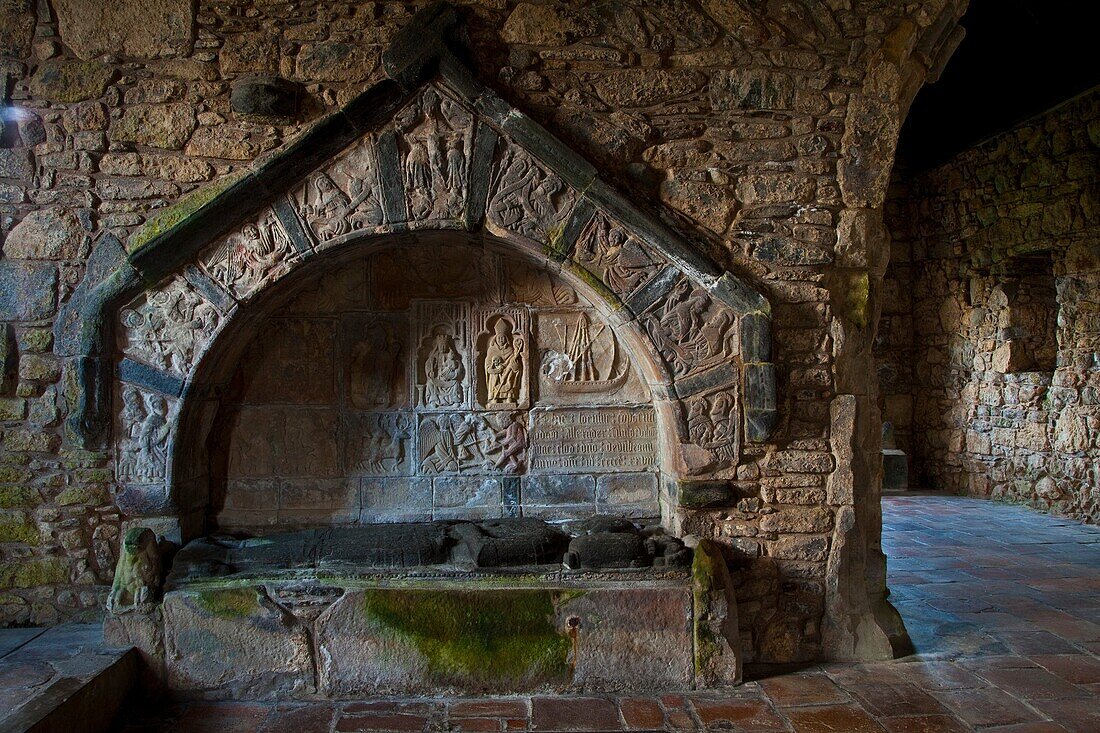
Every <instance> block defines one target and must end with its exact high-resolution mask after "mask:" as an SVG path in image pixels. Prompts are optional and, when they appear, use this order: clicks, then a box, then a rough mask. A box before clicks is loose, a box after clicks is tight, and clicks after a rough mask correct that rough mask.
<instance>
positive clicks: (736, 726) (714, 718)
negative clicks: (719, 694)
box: [691, 698, 787, 731]
mask: <svg viewBox="0 0 1100 733" xmlns="http://www.w3.org/2000/svg"><path fill="white" fill-rule="evenodd" d="M691 704H692V705H693V706H694V707H695V714H696V715H698V716H699V720H701V721H703V725H705V726H706V727H707V728H721V729H725V730H739V731H782V730H787V725H786V724H785V723H784V722H783V719H782V718H780V717H779V715H777V714H776V712H775V709H774V708H772V706H771V704H770V703H768V701H767V700H722V699H706V698H693V699H692V701H691Z"/></svg>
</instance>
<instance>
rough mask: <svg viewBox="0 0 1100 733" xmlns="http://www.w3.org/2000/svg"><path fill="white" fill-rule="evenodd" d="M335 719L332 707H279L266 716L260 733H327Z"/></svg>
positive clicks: (334, 711) (334, 709)
mask: <svg viewBox="0 0 1100 733" xmlns="http://www.w3.org/2000/svg"><path fill="white" fill-rule="evenodd" d="M335 717H336V708H335V707H334V706H332V705H308V704H307V705H302V706H290V705H280V706H278V707H277V708H276V709H274V710H272V711H271V713H270V715H268V717H267V721H266V722H265V723H264V725H263V727H262V728H260V733H329V731H330V730H332V721H333V719H334V718H335Z"/></svg>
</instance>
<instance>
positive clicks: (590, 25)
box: [501, 3, 597, 46]
mask: <svg viewBox="0 0 1100 733" xmlns="http://www.w3.org/2000/svg"><path fill="white" fill-rule="evenodd" d="M596 28H597V25H596V23H595V21H594V20H593V19H592V18H590V17H588V16H587V14H586V13H584V12H583V11H577V10H573V9H571V8H559V7H553V6H550V5H537V4H535V3H520V4H519V5H517V6H516V8H515V9H514V10H513V11H512V12H511V13H510V14H509V15H508V19H507V20H506V21H505V22H504V28H503V29H501V39H502V40H503V41H504V42H505V43H518V44H523V45H530V46H564V45H566V44H569V43H573V42H575V41H577V40H578V39H580V38H583V37H584V36H588V35H591V34H592V33H594V32H595V31H596Z"/></svg>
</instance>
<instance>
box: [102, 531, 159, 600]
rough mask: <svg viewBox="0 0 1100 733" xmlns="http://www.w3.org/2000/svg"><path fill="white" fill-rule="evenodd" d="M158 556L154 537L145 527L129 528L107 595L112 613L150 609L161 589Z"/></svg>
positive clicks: (155, 537) (123, 540) (157, 547)
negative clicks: (113, 579) (109, 591)
mask: <svg viewBox="0 0 1100 733" xmlns="http://www.w3.org/2000/svg"><path fill="white" fill-rule="evenodd" d="M160 583H161V559H160V547H159V546H158V545H157V536H156V534H155V533H154V532H153V530H151V529H149V528H148V527H131V528H130V529H128V530H127V531H126V535H125V536H124V537H123V539H122V551H121V552H120V553H119V557H118V566H117V567H116V568H115V581H114V583H113V584H112V585H111V593H110V595H108V596H107V610H108V611H109V612H111V613H126V612H127V611H144V610H147V609H149V608H150V607H151V606H152V604H153V601H154V600H155V599H156V596H157V593H158V592H160Z"/></svg>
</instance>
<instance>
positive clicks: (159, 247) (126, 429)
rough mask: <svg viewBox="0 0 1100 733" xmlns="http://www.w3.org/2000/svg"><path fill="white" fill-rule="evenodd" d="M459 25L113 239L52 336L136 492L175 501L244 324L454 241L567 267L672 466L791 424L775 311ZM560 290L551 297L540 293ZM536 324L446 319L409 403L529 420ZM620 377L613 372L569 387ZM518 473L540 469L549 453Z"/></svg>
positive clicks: (418, 32)
mask: <svg viewBox="0 0 1100 733" xmlns="http://www.w3.org/2000/svg"><path fill="white" fill-rule="evenodd" d="M454 31H455V17H454V13H453V10H451V9H450V8H449V7H447V6H445V5H436V6H431V7H430V8H428V9H426V10H425V11H422V12H421V13H420V14H418V15H417V16H416V18H415V19H414V21H413V22H412V23H411V24H410V26H409V27H407V28H406V29H405V30H404V31H402V32H401V33H400V34H399V35H398V36H397V37H396V38H395V40H394V41H393V44H392V45H391V47H390V48H389V49H388V50H387V51H386V52H385V54H384V62H385V69H386V71H387V74H388V75H389V76H390V79H388V80H385V81H382V82H380V83H378V84H376V85H374V86H373V87H371V88H370V89H368V90H367V91H365V92H363V93H362V94H361V95H359V96H358V97H356V98H354V99H353V100H351V101H350V102H349V103H348V104H347V105H346V106H345V107H344V108H342V109H341V110H339V111H338V112H335V113H333V114H331V115H329V116H327V117H325V118H323V119H321V120H319V121H318V122H317V123H315V124H314V125H312V126H311V127H310V128H309V129H308V130H307V131H305V132H304V133H303V134H302V135H301V136H300V137H299V138H297V139H296V140H295V141H293V142H291V143H289V144H288V145H286V146H284V147H283V148H282V149H281V150H279V151H276V152H275V153H274V154H272V155H271V156H269V157H267V158H266V159H264V160H261V161H259V162H258V163H257V164H255V165H254V166H253V167H252V168H251V169H250V170H248V171H247V172H245V173H243V174H241V175H239V176H237V177H234V178H231V179H228V180H226V181H225V182H223V183H220V184H214V185H213V186H210V187H208V188H205V189H202V190H200V191H198V192H196V193H195V194H193V195H191V196H189V197H187V198H185V199H184V200H182V201H180V202H179V203H178V204H176V205H175V206H174V207H172V208H170V209H168V210H167V211H165V212H163V213H162V214H161V215H159V216H158V217H156V218H155V219H153V220H152V221H150V222H149V223H148V224H147V225H146V226H145V227H144V228H143V229H142V230H140V231H139V232H137V233H136V234H135V235H134V236H133V237H132V238H131V240H130V242H129V243H128V245H127V247H126V248H125V249H124V248H123V247H122V245H121V243H119V242H118V241H117V240H116V239H114V238H112V237H110V236H107V237H104V238H102V239H101V240H100V242H98V243H97V245H96V248H95V251H94V253H93V255H92V259H91V262H90V264H89V269H88V277H87V278H86V280H85V281H84V282H83V283H82V284H81V285H80V286H79V287H78V288H77V291H76V292H75V293H74V294H73V296H72V298H71V299H70V301H69V302H68V303H67V304H66V306H65V308H64V310H63V312H62V313H61V315H60V317H59V318H58V321H57V324H56V326H55V339H56V348H57V353H58V354H59V355H62V356H65V357H68V358H70V359H71V360H72V362H73V366H74V367H75V373H76V375H77V382H78V384H79V389H78V398H77V400H76V404H75V405H73V409H72V410H71V413H70V418H69V422H68V429H69V432H70V435H71V437H72V439H73V440H74V442H76V443H77V444H79V445H81V446H83V447H87V448H93V447H99V446H102V444H103V443H104V441H105V433H106V427H107V425H108V424H109V423H110V420H111V418H110V415H111V398H112V395H113V397H114V399H115V400H116V401H117V403H116V404H118V405H120V407H118V409H117V410H116V412H118V413H119V423H118V426H117V428H116V430H115V431H114V435H113V443H114V446H115V449H116V451H117V453H116V455H117V458H118V469H119V477H120V480H122V479H123V478H126V477H128V478H126V482H127V483H137V484H149V485H150V486H155V487H156V491H155V492H153V493H154V494H156V495H159V496H161V497H164V498H165V499H167V497H168V496H169V495H171V489H170V487H171V486H172V484H173V480H174V479H173V476H172V458H171V457H172V456H173V455H174V453H175V449H174V446H173V441H174V439H175V434H176V432H177V428H178V421H179V419H180V418H179V415H180V414H181V413H182V412H183V411H184V408H185V404H186V403H188V401H189V400H197V399H198V396H199V395H202V393H203V391H204V389H205V385H204V384H203V383H202V379H201V377H200V376H199V369H198V368H199V365H200V363H201V362H202V360H203V357H204V356H205V355H206V354H207V353H208V351H209V350H210V348H211V346H212V345H213V344H214V343H215V342H216V341H217V336H218V333H219V332H220V331H221V330H222V328H223V327H224V326H225V325H226V324H227V323H228V322H230V321H232V320H233V319H234V318H237V317H238V316H239V314H241V313H243V312H244V311H245V310H247V308H248V307H249V305H250V304H251V303H252V302H253V301H254V300H255V299H256V298H257V296H258V295H259V294H260V293H261V292H263V291H264V290H266V289H267V288H270V287H272V285H273V284H274V283H276V282H277V281H279V280H280V279H281V278H283V277H284V276H286V275H287V274H288V273H290V272H292V271H294V270H296V269H297V268H299V267H301V266H302V265H303V264H305V263H307V262H309V261H311V260H312V259H313V258H314V257H317V256H318V255H319V253H322V252H324V251H326V250H329V249H333V250H335V249H337V248H344V247H350V246H358V245H359V244H360V243H363V242H377V241H381V239H380V237H382V236H385V237H389V238H392V237H394V236H409V234H406V233H408V232H415V231H420V230H452V231H455V232H456V233H458V232H462V233H464V236H469V234H470V233H473V234H474V235H476V236H480V237H482V238H484V239H485V241H489V240H492V242H494V244H495V246H506V247H511V248H513V249H515V250H517V251H520V252H525V253H527V255H528V258H529V259H535V260H536V261H542V262H545V263H548V264H549V265H550V266H552V267H553V268H556V269H560V271H561V272H562V273H563V274H568V275H569V276H570V278H571V281H573V282H576V283H577V284H578V291H582V292H583V294H584V295H585V297H586V298H587V299H588V300H590V301H591V302H592V303H594V304H596V305H597V306H598V307H599V308H600V309H601V311H602V312H604V313H606V314H607V317H608V321H609V323H610V324H611V325H612V326H613V327H614V328H615V329H616V330H617V331H621V332H623V333H625V334H628V335H629V338H630V339H631V340H632V341H633V342H634V343H636V344H638V345H640V348H641V349H642V351H643V352H645V353H644V354H643V360H644V361H645V362H646V368H647V370H648V372H649V373H648V374H647V375H646V381H647V382H648V383H649V389H650V390H651V392H652V394H653V396H654V400H655V404H656V406H657V413H658V416H659V420H660V421H661V426H662V428H663V435H661V436H659V438H658V442H660V443H663V446H662V449H661V452H662V453H663V454H664V455H665V456H666V458H665V460H666V462H668V463H669V464H670V465H667V466H665V467H664V468H663V471H664V472H665V473H666V475H668V476H671V477H674V478H677V479H679V480H681V481H686V482H688V483H691V482H701V481H708V480H714V479H722V478H731V477H732V476H733V473H732V472H733V470H734V469H735V468H736V465H737V463H738V460H739V453H740V448H741V444H742V443H743V442H761V441H764V440H765V439H766V438H767V437H768V435H769V433H770V432H771V430H772V428H773V427H774V425H775V422H776V415H777V401H776V395H775V391H776V379H775V367H774V364H772V363H771V361H770V350H771V340H770V306H769V304H768V302H767V300H766V299H765V298H764V297H763V296H762V295H761V294H760V293H759V292H758V291H757V290H756V289H755V288H753V287H752V286H750V285H749V284H747V283H746V282H744V281H743V280H741V279H739V278H738V277H736V276H734V275H732V274H731V273H728V272H723V271H722V270H720V269H719V268H718V267H717V266H716V265H715V264H714V263H713V262H711V261H710V260H709V259H707V258H706V257H705V256H703V255H701V254H700V253H698V252H697V251H696V250H695V249H693V248H692V247H691V246H690V245H689V244H688V243H687V242H685V241H684V240H683V239H682V238H680V237H679V236H677V235H676V234H674V233H673V232H671V231H670V230H669V229H668V228H666V227H664V226H663V225H661V224H660V223H658V222H657V221H655V220H654V219H653V218H652V217H650V216H648V215H646V214H644V213H643V212H641V211H640V210H638V209H637V208H635V207H634V206H633V205H631V204H630V203H629V202H628V201H627V200H626V199H624V198H623V197H622V196H621V195H619V194H618V193H617V192H615V191H614V190H613V189H612V188H611V187H610V186H608V185H607V184H606V183H604V182H603V181H601V180H600V179H599V178H598V177H597V175H596V170H595V168H594V167H593V166H592V165H591V164H589V163H588V162H587V161H585V160H584V159H582V158H581V157H580V156H578V155H577V154H576V153H574V152H572V151H571V150H569V149H568V148H567V147H565V146H564V145H563V144H562V143H561V142H560V141H558V140H557V139H556V138H554V137H553V136H552V135H551V134H550V133H549V132H547V131H546V130H545V129H543V128H542V127H541V126H539V125H538V124H537V123H535V122H534V121H532V120H531V119H530V118H528V117H526V116H525V115H523V114H522V113H520V112H519V111H517V110H515V109H513V108H511V107H510V106H508V105H507V104H506V103H505V102H504V101H503V100H502V99H501V98H500V97H498V96H497V95H496V94H495V93H493V92H492V91H491V90H489V89H488V88H487V87H485V86H483V85H481V84H480V83H479V82H478V81H477V80H475V79H474V77H473V76H472V75H471V73H470V72H469V71H468V70H467V69H466V68H465V67H464V66H463V65H462V64H461V63H460V62H459V61H458V60H457V59H456V57H455V55H454V54H453V53H452V51H451V50H450V48H449V46H448V40H447V39H448V38H449V37H450V36H451V35H453V33H454ZM505 282H506V283H507V282H508V281H507V280H505ZM561 296H562V294H560V293H556V292H555V291H554V290H553V286H552V285H551V287H550V290H548V291H547V292H546V293H542V294H541V295H540V297H544V298H547V299H556V298H558V297H561ZM566 297H569V296H568V294H566ZM429 305H430V304H427V303H419V304H418V306H417V307H418V308H420V307H429ZM524 318H525V316H524V314H523V313H521V312H519V311H516V312H513V311H510V310H508V309H507V308H505V309H503V310H497V311H485V312H477V313H475V314H448V313H443V312H440V313H439V314H438V319H437V320H439V324H440V326H439V328H440V329H442V330H437V331H436V332H433V333H424V334H421V338H420V339H419V341H420V342H421V343H417V344H413V345H412V346H413V348H417V349H421V351H422V352H423V353H422V355H421V357H420V362H418V366H417V374H416V376H415V379H416V380H417V382H416V395H417V396H416V401H417V404H416V405H414V406H413V408H414V409H417V410H431V409H436V408H440V407H444V406H457V405H462V406H468V407H474V406H477V407H478V408H480V409H485V410H490V411H494V410H500V411H502V413H505V412H507V411H510V410H516V409H526V408H527V407H528V405H529V390H530V384H528V383H527V381H528V380H529V379H530V376H529V375H531V374H532V373H533V368H532V367H533V365H532V364H531V363H530V360H531V358H532V354H534V353H535V352H534V350H533V349H532V344H529V343H527V342H526V341H525V340H524V338H521V337H520V336H522V335H524V334H526V332H527V327H526V324H525V322H524V320H523V319H524ZM429 321H431V319H430V318H427V316H425V317H424V318H419V316H418V323H428V322H429ZM448 324H449V325H448ZM470 324H475V325H474V327H471V326H470ZM571 327H572V328H574V329H576V328H579V327H580V326H579V325H578V324H576V323H574V324H572V326H571ZM441 334H442V335H441ZM432 338H435V339H437V340H438V339H441V338H442V339H461V340H462V341H463V345H464V350H463V352H462V353H463V354H469V355H471V356H469V357H464V358H463V359H461V360H460V361H458V362H455V363H454V364H451V365H450V367H446V365H445V363H444V361H441V358H442V356H441V355H442V354H443V352H445V351H446V349H445V348H444V347H445V346H446V344H443V343H439V344H435V346H436V347H438V349H442V350H443V351H442V352H440V353H439V354H433V352H432V345H431V344H429V340H430V339H432ZM563 346H564V344H563ZM119 354H120V355H121V359H119V358H118V357H117V356H116V355H119ZM445 367H446V368H445ZM447 370H449V371H450V372H453V373H451V374H449V375H447V374H444V371H447ZM617 374H618V373H617V372H615V368H614V364H612V365H611V366H610V367H606V368H605V369H604V372H603V373H600V372H599V371H598V370H595V371H593V372H592V373H589V374H585V375H573V378H572V379H573V382H574V383H573V384H567V383H566V382H568V381H569V380H566V381H564V382H562V383H561V384H560V385H559V387H560V388H562V389H566V390H568V389H581V388H583V385H578V384H576V381H577V380H580V381H581V382H583V381H585V380H589V381H594V382H599V381H600V380H614V379H616V378H617ZM523 375H528V376H526V377H525V376H523ZM353 399H364V400H375V399H385V396H384V395H382V396H378V395H374V396H370V395H359V396H358V397H356V396H354V395H353ZM532 414H534V413H532ZM418 419H419V420H420V421H422V422H423V421H431V420H434V419H436V418H435V417H433V416H431V415H430V414H424V415H420V416H419V418H418ZM374 427H375V428H377V429H379V430H381V429H382V427H384V426H381V425H375V426H374ZM421 427H422V426H421ZM530 429H531V430H533V431H534V430H537V429H538V425H537V424H536V425H533V426H532V427H531V428H530ZM390 432H393V431H390ZM398 432H400V431H398ZM423 434H424V433H421V435H422V436H423ZM502 435H503V433H502ZM502 439H503V438H502ZM421 442H423V438H422V439H421ZM417 449H418V450H420V451H423V450H425V449H426V448H425V447H424V446H423V445H421V446H419V447H418V448H417ZM410 450H412V447H411V446H410ZM513 460H514V461H515V462H517V465H519V462H521V461H523V462H526V461H530V462H531V463H532V465H536V466H537V462H538V456H537V455H526V456H524V455H516V456H515V457H514V458H513ZM368 468H369V467H368ZM385 468H386V467H385V466H382V465H381V464H379V465H378V466H375V467H373V468H372V469H371V470H375V472H380V473H385ZM148 498H149V497H148V496H145V497H144V498H143V500H145V501H147V500H148Z"/></svg>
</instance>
